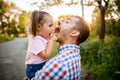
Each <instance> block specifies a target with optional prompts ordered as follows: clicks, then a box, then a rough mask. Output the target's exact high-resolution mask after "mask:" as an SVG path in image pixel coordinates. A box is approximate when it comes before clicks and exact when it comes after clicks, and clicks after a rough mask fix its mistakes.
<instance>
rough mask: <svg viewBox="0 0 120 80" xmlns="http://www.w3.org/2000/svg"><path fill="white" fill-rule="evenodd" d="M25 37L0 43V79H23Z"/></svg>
mask: <svg viewBox="0 0 120 80" xmlns="http://www.w3.org/2000/svg"><path fill="white" fill-rule="evenodd" d="M26 48H27V38H15V39H14V40H13V41H10V42H5V43H1V44H0V80H23V78H24V77H25V65H24V60H25V55H26Z"/></svg>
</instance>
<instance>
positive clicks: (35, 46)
mask: <svg viewBox="0 0 120 80" xmlns="http://www.w3.org/2000/svg"><path fill="white" fill-rule="evenodd" d="M45 47H46V46H45V45H44V44H43V42H42V41H41V40H38V39H36V40H34V41H33V43H32V45H31V49H30V52H31V53H33V54H35V55H37V54H39V53H40V52H41V51H43V50H45Z"/></svg>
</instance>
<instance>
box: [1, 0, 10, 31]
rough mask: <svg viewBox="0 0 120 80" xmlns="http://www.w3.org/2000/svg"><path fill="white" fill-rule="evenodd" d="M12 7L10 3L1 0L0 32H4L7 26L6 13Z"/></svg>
mask: <svg viewBox="0 0 120 80" xmlns="http://www.w3.org/2000/svg"><path fill="white" fill-rule="evenodd" d="M9 9H10V5H9V4H8V3H6V2H5V1H4V0H0V32H1V33H4V28H5V27H6V26H7V25H6V24H7V23H6V19H5V18H6V17H5V13H6V12H7V11H8V10H9Z"/></svg>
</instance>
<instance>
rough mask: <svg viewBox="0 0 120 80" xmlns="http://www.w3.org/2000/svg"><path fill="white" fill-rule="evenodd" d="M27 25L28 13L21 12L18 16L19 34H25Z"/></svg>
mask: <svg viewBox="0 0 120 80" xmlns="http://www.w3.org/2000/svg"><path fill="white" fill-rule="evenodd" d="M28 23H29V13H27V12H26V11H22V14H20V16H19V25H18V26H19V29H20V33H25V27H26V26H28Z"/></svg>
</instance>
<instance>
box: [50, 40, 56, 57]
mask: <svg viewBox="0 0 120 80" xmlns="http://www.w3.org/2000/svg"><path fill="white" fill-rule="evenodd" d="M57 50H58V43H57V42H55V43H54V48H53V52H52V55H51V58H52V57H54V56H55V55H56V54H57Z"/></svg>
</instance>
